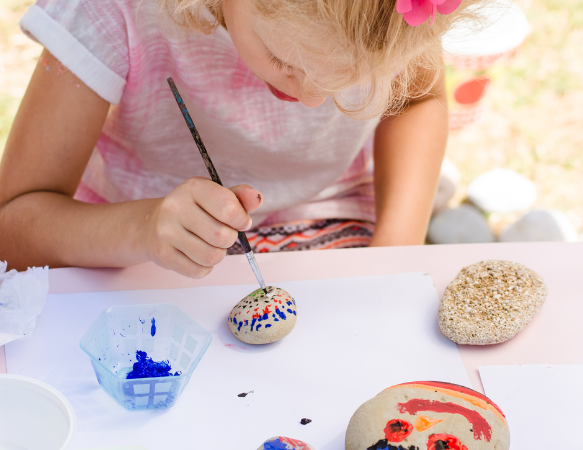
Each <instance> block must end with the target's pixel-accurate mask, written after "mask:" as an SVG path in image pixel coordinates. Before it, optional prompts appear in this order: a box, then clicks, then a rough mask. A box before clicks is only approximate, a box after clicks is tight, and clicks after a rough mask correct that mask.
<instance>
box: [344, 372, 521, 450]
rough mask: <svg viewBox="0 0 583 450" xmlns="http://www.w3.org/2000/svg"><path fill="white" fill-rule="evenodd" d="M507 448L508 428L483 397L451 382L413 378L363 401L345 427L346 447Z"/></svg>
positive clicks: (348, 449) (354, 449) (373, 449)
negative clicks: (411, 380) (413, 379)
mask: <svg viewBox="0 0 583 450" xmlns="http://www.w3.org/2000/svg"><path fill="white" fill-rule="evenodd" d="M448 448H449V449H460V450H461V449H468V450H469V449H471V450H508V449H509V448H510V432H509V429H508V423H507V421H506V418H505V417H504V414H503V413H502V411H501V410H500V408H499V407H498V406H497V405H496V404H495V403H494V402H492V400H490V399H489V398H488V397H486V396H484V395H482V394H480V393H479V392H476V391H474V390H472V389H468V388H466V387H463V386H458V385H456V384H451V383H444V382H437V381H414V382H410V383H403V384H399V385H396V386H392V387H390V388H388V389H385V390H384V391H382V392H381V393H379V394H378V395H377V396H376V397H374V398H372V399H370V400H368V401H367V402H365V403H363V404H362V405H361V406H360V407H359V408H358V409H357V410H356V412H355V413H354V415H353V416H352V418H351V419H350V422H349V423H348V429H347V430H346V438H345V449H346V450H377V449H378V450H386V449H395V450H397V449H403V450H405V449H409V450H412V449H419V450H421V449H432V450H437V449H448Z"/></svg>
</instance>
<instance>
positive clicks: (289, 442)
mask: <svg viewBox="0 0 583 450" xmlns="http://www.w3.org/2000/svg"><path fill="white" fill-rule="evenodd" d="M257 450H314V447H312V446H311V445H310V444H307V443H305V442H304V441H300V440H299V439H292V438H288V437H285V436H275V437H272V438H269V439H267V440H266V441H265V442H264V443H263V444H261V447H259V448H258V449H257Z"/></svg>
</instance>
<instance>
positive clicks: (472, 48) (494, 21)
mask: <svg viewBox="0 0 583 450" xmlns="http://www.w3.org/2000/svg"><path fill="white" fill-rule="evenodd" d="M470 8H472V7H470ZM472 9H475V10H476V14H477V16H478V22H477V23H476V22H475V21H472V20H463V21H460V22H459V23H458V24H457V25H455V26H454V27H453V28H452V29H451V30H449V31H448V32H447V33H446V34H445V35H444V37H443V41H442V44H443V49H444V51H445V52H446V53H449V54H451V55H455V56H489V55H497V54H500V53H506V52H508V51H511V50H513V49H515V48H516V47H518V46H519V45H520V44H522V42H524V40H525V39H526V37H527V36H528V34H529V33H530V30H531V27H530V24H529V23H528V19H527V18H526V16H525V14H524V12H523V11H522V9H520V7H519V6H518V5H517V4H516V3H515V2H513V1H510V0H494V1H492V2H490V3H487V4H486V5H484V6H482V7H479V9H478V8H477V7H474V8H472Z"/></svg>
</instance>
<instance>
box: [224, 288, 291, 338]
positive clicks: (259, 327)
mask: <svg viewBox="0 0 583 450" xmlns="http://www.w3.org/2000/svg"><path fill="white" fill-rule="evenodd" d="M266 290H267V295H266V294H265V293H264V292H263V290H262V289H257V290H256V291H253V292H251V294H249V295H248V296H247V297H245V298H244V299H243V300H241V301H240V302H239V303H237V304H236V305H235V307H234V308H233V309H232V311H231V313H230V314H229V319H228V320H229V329H230V330H231V332H232V333H233V334H234V335H235V336H236V337H237V338H238V339H239V340H241V341H243V342H245V343H247V344H269V343H270V342H275V341H277V340H279V339H281V338H283V337H284V336H286V335H288V334H289V333H290V332H291V330H292V329H293V328H294V326H295V324H296V317H297V316H296V313H297V310H296V302H295V301H294V299H293V298H292V297H291V295H289V294H288V293H287V292H286V291H284V290H283V289H281V288H278V287H273V286H267V287H266Z"/></svg>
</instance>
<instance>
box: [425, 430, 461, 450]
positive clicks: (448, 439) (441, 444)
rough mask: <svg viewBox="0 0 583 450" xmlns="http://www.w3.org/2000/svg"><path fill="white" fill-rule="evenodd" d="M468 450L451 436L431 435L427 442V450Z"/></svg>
mask: <svg viewBox="0 0 583 450" xmlns="http://www.w3.org/2000/svg"><path fill="white" fill-rule="evenodd" d="M442 449H448V450H468V448H467V447H466V446H465V445H462V443H461V441H460V440H459V439H458V438H456V437H455V436H453V435H451V434H432V435H431V436H429V440H428V441H427V450H442Z"/></svg>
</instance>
